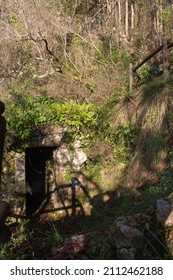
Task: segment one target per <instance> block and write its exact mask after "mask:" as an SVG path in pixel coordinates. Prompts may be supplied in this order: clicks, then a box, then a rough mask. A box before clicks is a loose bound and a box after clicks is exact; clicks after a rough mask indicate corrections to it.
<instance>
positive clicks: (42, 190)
mask: <svg viewBox="0 0 173 280" xmlns="http://www.w3.org/2000/svg"><path fill="white" fill-rule="evenodd" d="M54 149H55V147H33V148H26V149H25V180H26V188H27V190H26V191H27V192H26V216H32V215H34V214H35V213H37V211H40V209H42V207H44V204H46V202H47V201H48V195H49V184H48V176H47V172H46V168H47V163H48V161H51V160H52V157H53V150H54Z"/></svg>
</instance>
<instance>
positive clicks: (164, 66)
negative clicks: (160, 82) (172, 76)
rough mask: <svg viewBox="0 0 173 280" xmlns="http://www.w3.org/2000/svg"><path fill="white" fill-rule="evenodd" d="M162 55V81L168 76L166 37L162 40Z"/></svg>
mask: <svg viewBox="0 0 173 280" xmlns="http://www.w3.org/2000/svg"><path fill="white" fill-rule="evenodd" d="M162 54H163V75H164V80H167V78H168V76H169V59H168V54H169V53H168V44H167V39H166V37H163V38H162Z"/></svg>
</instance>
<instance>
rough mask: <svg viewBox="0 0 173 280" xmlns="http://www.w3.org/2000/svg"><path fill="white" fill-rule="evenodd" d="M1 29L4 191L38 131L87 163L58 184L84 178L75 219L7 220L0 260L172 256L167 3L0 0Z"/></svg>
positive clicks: (171, 25) (170, 9) (172, 82)
mask: <svg viewBox="0 0 173 280" xmlns="http://www.w3.org/2000/svg"><path fill="white" fill-rule="evenodd" d="M0 32H1V39H0V100H1V101H2V102H3V103H4V104H5V106H6V110H5V113H4V117H5V118H6V121H7V132H6V138H5V146H4V158H3V170H2V184H1V190H2V193H5V192H7V193H8V192H14V191H15V190H14V189H10V188H11V187H10V186H11V185H12V179H13V173H14V162H15V158H16V155H18V154H20V153H22V152H26V151H27V148H28V143H29V141H30V140H31V139H32V137H33V135H34V133H35V131H36V130H37V129H38V128H39V127H45V126H47V125H48V126H54V125H55V126H56V125H60V126H61V127H64V128H67V133H66V134H65V135H66V142H67V143H68V144H69V146H70V149H71V151H73V150H74V146H73V143H76V142H74V141H79V142H80V143H81V145H82V147H83V150H84V152H85V153H86V156H87V160H86V162H85V164H84V166H83V169H82V170H80V172H78V171H75V172H74V171H72V169H70V168H69V170H68V172H67V174H66V178H65V179H64V180H65V183H66V185H69V181H70V178H71V177H72V176H74V177H75V178H76V177H77V178H78V179H80V178H82V180H83V181H82V184H81V185H80V186H81V188H82V191H83V193H84V194H85V196H86V197H85V198H84V197H80V198H79V200H80V203H81V204H80V207H81V208H80V210H77V211H76V212H75V211H73V209H72V210H69V212H68V210H67V211H65V212H63V211H62V212H63V213H59V212H58V211H54V212H53V213H52V212H51V211H50V212H44V213H42V214H40V215H35V216H34V215H33V216H32V217H27V218H26V217H25V218H23V217H20V216H16V215H14V213H13V211H11V212H10V215H9V217H8V219H7V222H6V223H7V225H8V226H9V228H10V231H11V239H10V240H9V241H8V242H2V245H0V246H1V247H0V248H1V249H0V259H30V258H34V259H43V258H44V259H45V258H47V259H81V258H82V259H138V258H142V259H172V254H173V230H172V226H173V218H172V217H173V212H172V210H171V209H172V206H173V200H172V193H173V190H172V189H173V187H172V186H173V179H172V178H173V170H172V162H173V154H172V145H173V142H172V137H173V126H172V124H173V122H172V117H173V113H172V108H173V103H172V100H173V99H172V97H173V95H172V94H173V71H172V69H173V65H172V64H173V48H171V46H172V45H171V44H172V42H173V1H171V0H170V1H169V0H152V1H151V0H150V1H149V0H145V1H144V0H85V1H81V0H74V1H71V0H60V1H56V0H51V1H45V0H6V1H3V0H0ZM163 44H165V46H167V47H169V46H170V48H166V51H167V54H166V56H165V53H164V50H163V49H162V45H163ZM160 47H161V48H160ZM158 48H160V51H159V52H156V53H155V55H154V56H152V57H151V58H150V59H148V60H147V61H146V63H144V64H143V65H142V66H141V67H139V69H138V70H136V71H133V69H135V67H136V66H137V65H139V63H140V62H141V61H143V60H144V59H145V58H146V57H147V56H148V55H149V54H150V53H153V52H154V51H155V50H156V49H158ZM165 60H166V61H165ZM129 66H130V67H131V68H129ZM129 69H131V72H129ZM132 72H133V77H132V76H131V75H130V76H129V74H130V73H131V74H132ZM132 78H133V80H132ZM79 142H78V143H79ZM60 183H62V182H60ZM7 201H8V199H7ZM78 202H79V201H78ZM167 203H168V205H167ZM167 206H168V208H169V213H167V212H166V213H165V212H164V209H165V208H166V209H167ZM81 209H82V210H81ZM74 212H75V213H74ZM64 213H65V214H64ZM38 225H39V226H38ZM124 226H126V227H127V229H128V232H129V235H127V236H123V238H121V235H122V234H123V227H124ZM0 235H1V234H0ZM131 236H133V237H131ZM124 240H125V241H124ZM0 242H1V237H0ZM123 242H124V243H123ZM3 243H5V244H3ZM38 243H39V244H40V250H38V251H37V252H36V251H35V247H38V245H37V246H36V244H38ZM28 244H29V248H30V249H28ZM137 244H138V245H137ZM139 244H140V245H139ZM62 248H65V249H62ZM19 249H20V250H19ZM141 252H142V253H141ZM45 256H46V257H45Z"/></svg>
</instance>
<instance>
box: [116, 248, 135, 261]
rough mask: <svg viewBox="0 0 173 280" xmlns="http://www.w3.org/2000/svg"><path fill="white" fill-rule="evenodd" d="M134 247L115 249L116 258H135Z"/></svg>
mask: <svg viewBox="0 0 173 280" xmlns="http://www.w3.org/2000/svg"><path fill="white" fill-rule="evenodd" d="M135 256H136V249H135V248H129V249H127V248H122V249H118V250H117V259H119V260H135Z"/></svg>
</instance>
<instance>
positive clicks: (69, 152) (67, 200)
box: [8, 125, 87, 215]
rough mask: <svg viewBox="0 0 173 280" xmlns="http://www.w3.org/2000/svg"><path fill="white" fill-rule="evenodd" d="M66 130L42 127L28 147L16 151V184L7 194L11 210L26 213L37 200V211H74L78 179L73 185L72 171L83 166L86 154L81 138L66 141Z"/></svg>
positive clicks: (21, 213)
mask: <svg viewBox="0 0 173 280" xmlns="http://www.w3.org/2000/svg"><path fill="white" fill-rule="evenodd" d="M66 131H67V129H66V128H62V127H60V126H58V125H56V126H50V127H40V128H38V129H37V130H36V131H35V133H34V135H33V138H32V139H31V141H30V143H28V146H27V148H26V149H25V151H22V152H21V153H16V155H15V157H14V162H15V165H14V166H15V168H14V174H13V177H14V185H13V186H10V193H9V194H8V200H9V202H10V205H11V212H12V214H16V215H26V212H27V208H32V205H34V204H35V206H34V207H33V209H34V210H33V212H35V213H38V212H44V211H47V210H48V211H53V210H59V211H60V210H61V211H67V209H68V208H71V209H72V211H75V207H76V205H77V204H76V201H77V196H78V194H77V193H78V189H79V188H78V186H77V185H78V184H79V183H78V184H75V186H73V184H72V182H73V179H72V177H73V176H74V175H71V174H72V173H73V172H74V173H75V172H79V171H80V170H81V168H82V166H83V164H84V163H85V162H86V160H87V156H86V154H85V153H84V151H83V150H82V146H81V142H80V141H79V140H76V141H74V143H70V144H69V143H67V142H66V137H65V134H66ZM30 153H32V155H31V156H30ZM28 154H29V155H28ZM40 168H41V169H40ZM28 169H29V171H28ZM39 172H40V174H39ZM41 173H43V174H42V175H41ZM43 188H44V190H43ZM41 196H42V198H41ZM37 202H38V203H37ZM36 208H37V209H36ZM31 212H32V211H31ZM32 214H33V213H32Z"/></svg>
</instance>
